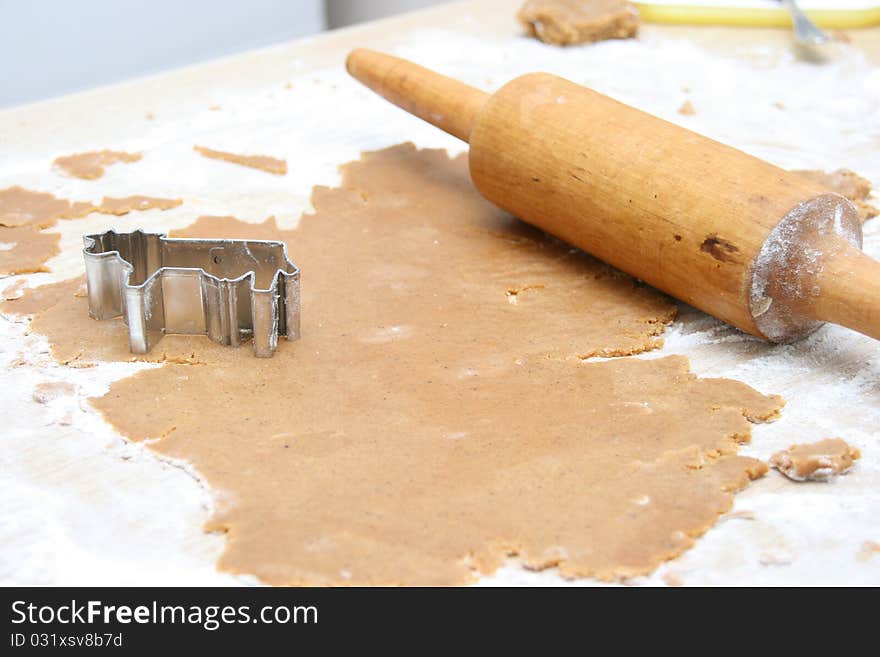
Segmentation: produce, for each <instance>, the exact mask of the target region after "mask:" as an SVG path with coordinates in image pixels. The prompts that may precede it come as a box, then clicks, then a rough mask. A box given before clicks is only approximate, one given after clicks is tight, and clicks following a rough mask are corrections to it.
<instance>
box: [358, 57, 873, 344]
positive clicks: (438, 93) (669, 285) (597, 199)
mask: <svg viewBox="0 0 880 657" xmlns="http://www.w3.org/2000/svg"><path fill="white" fill-rule="evenodd" d="M346 66H347V68H348V71H349V73H350V74H351V75H352V76H354V77H355V78H357V79H358V80H359V81H361V82H362V83H364V84H365V85H366V86H368V87H369V88H371V89H372V90H373V91H375V92H377V93H378V94H380V95H381V96H383V97H385V98H386V99H387V100H389V101H391V102H392V103H394V104H396V105H398V106H400V107H402V108H403V109H405V110H406V111H408V112H410V113H412V114H415V115H416V116H418V117H420V118H422V119H424V120H425V121H428V122H429V123H432V124H433V125H435V126H437V127H438V128H441V129H443V130H445V131H446V132H448V133H450V134H452V135H455V136H456V137H458V138H459V139H463V140H464V141H466V142H469V143H470V154H469V164H470V173H471V178H472V179H473V182H474V184H475V186H476V188H477V189H478V190H479V192H480V193H481V194H482V195H483V196H485V197H486V198H487V199H488V200H489V201H491V202H493V203H495V204H496V205H498V206H500V207H502V208H504V209H505V210H507V211H508V212H511V213H512V214H514V215H516V216H517V217H519V218H520V219H523V220H524V221H527V222H529V223H531V224H533V225H535V226H537V227H539V228H541V229H543V230H545V231H547V232H549V233H551V234H553V235H556V236H557V237H560V238H562V239H564V240H566V241H567V242H569V243H571V244H574V245H576V246H578V247H580V248H581V249H583V250H585V251H587V252H588V253H591V254H593V255H594V256H596V257H598V258H600V259H602V260H604V261H606V262H608V263H610V264H612V265H614V266H615V267H618V268H619V269H622V270H623V271H625V272H627V273H629V274H631V275H633V276H635V277H637V278H640V279H642V280H644V281H646V282H647V283H650V284H651V285H653V286H655V287H657V288H659V289H661V290H664V291H665V292H667V293H669V294H671V295H672V296H674V297H676V298H678V299H681V300H682V301H685V302H687V303H689V304H691V305H693V306H696V307H697V308H700V309H702V310H704V311H706V312H708V313H710V314H712V315H715V316H716V317H719V318H720V319H723V320H725V321H727V322H729V323H731V324H733V325H735V326H737V327H739V328H740V329H742V330H744V331H747V332H748V333H751V334H753V335H756V336H760V337H763V338H767V339H769V340H773V341H775V342H790V341H793V340H796V339H798V338H801V337H803V336H805V335H807V334H809V333H810V332H812V331H813V330H815V329H816V328H818V327H819V326H820V325H821V323H822V322H834V323H836V324H842V325H844V326H848V327H850V328H852V329H855V330H856V331H859V332H861V333H864V334H866V335H869V336H871V337H873V338H880V263H878V262H877V261H875V260H873V259H871V258H870V257H868V256H867V255H865V254H864V253H862V251H861V241H862V231H861V224H860V221H859V217H858V213H857V212H856V209H855V207H854V206H853V205H852V203H851V202H850V201H848V200H847V199H845V198H844V197H842V196H839V195H837V194H834V193H831V192H829V191H828V190H826V189H823V188H822V187H820V186H817V185H816V184H815V183H813V182H812V181H809V180H806V179H804V178H801V177H800V176H799V175H797V174H793V173H790V172H788V171H785V170H784V169H780V168H779V167H776V166H773V165H772V164H769V163H767V162H764V161H763V160H760V159H758V158H755V157H752V156H750V155H747V154H746V153H743V152H741V151H738V150H736V149H734V148H731V147H730V146H725V145H724V144H721V143H719V142H716V141H713V140H711V139H708V138H706V137H703V136H701V135H698V134H696V133H694V132H691V131H689V130H686V129H684V128H681V127H679V126H676V125H674V124H672V123H669V122H667V121H664V120H662V119H659V118H657V117H654V116H652V115H650V114H647V113H645V112H642V111H640V110H637V109H635V108H632V107H629V106H627V105H624V104H622V103H619V102H617V101H615V100H613V99H611V98H608V97H607V96H604V95H602V94H599V93H597V92H595V91H592V90H590V89H587V88H585V87H582V86H580V85H577V84H574V83H573V82H569V81H567V80H564V79H562V78H559V77H556V76H554V75H549V74H545V73H532V74H528V75H524V76H522V77H519V78H516V79H515V80H513V81H512V82H509V83H508V84H506V85H505V86H503V87H502V88H501V89H499V90H498V91H497V92H496V93H494V94H492V95H489V94H487V93H484V92H482V91H479V90H477V89H474V88H473V87H470V86H468V85H466V84H464V83H462V82H459V81H457V80H453V79H451V78H447V77H445V76H442V75H440V74H438V73H434V72H433V71H430V70H428V69H425V68H422V67H421V66H418V65H416V64H413V63H411V62H408V61H406V60H402V59H398V58H396V57H392V56H390V55H385V54H382V53H378V52H374V51H370V50H363V49H359V50H355V51H353V52H352V53H351V54H350V55H349V56H348V60H347V62H346Z"/></svg>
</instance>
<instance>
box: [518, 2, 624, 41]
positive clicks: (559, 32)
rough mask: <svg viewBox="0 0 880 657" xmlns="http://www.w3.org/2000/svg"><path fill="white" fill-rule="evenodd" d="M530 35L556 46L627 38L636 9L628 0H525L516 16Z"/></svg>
mask: <svg viewBox="0 0 880 657" xmlns="http://www.w3.org/2000/svg"><path fill="white" fill-rule="evenodd" d="M516 17H517V19H518V20H519V22H520V23H521V24H522V26H523V27H524V28H525V30H526V33H527V34H528V35H529V36H533V37H535V38H538V39H540V40H541V41H543V42H545V43H550V44H553V45H557V46H569V45H574V44H578V43H588V42H593V41H604V40H605V39H628V38H631V37H634V36H636V34H637V33H638V31H639V12H638V9H636V7H635V5H633V4H632V3H631V2H628V1H627V0H526V2H525V4H523V6H522V7H521V8H520V10H519V12H518V13H517V15H516Z"/></svg>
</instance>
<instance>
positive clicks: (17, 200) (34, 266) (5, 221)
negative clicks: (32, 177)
mask: <svg viewBox="0 0 880 657" xmlns="http://www.w3.org/2000/svg"><path fill="white" fill-rule="evenodd" d="M182 202H183V201H181V200H180V199H167V198H155V197H151V196H140V195H135V196H127V197H124V198H110V197H106V196H105V197H104V200H103V201H102V202H101V204H100V205H93V204H92V203H86V202H71V201H67V200H64V199H60V198H56V197H55V196H54V195H52V194H49V193H46V192H35V191H32V190H29V189H25V188H23V187H19V186H15V187H9V188H8V189H3V190H0V276H8V275H10V274H32V273H35V272H45V271H48V269H47V268H46V262H48V260H49V259H50V258H52V257H53V256H55V255H57V254H58V253H59V247H58V245H59V243H60V241H61V236H60V235H58V234H56V233H47V232H44V231H42V229H43V228H50V227H52V226H54V225H55V224H57V223H58V221H59V220H60V219H80V218H82V217H84V216H86V215H88V214H91V213H92V212H100V213H102V214H114V215H123V214H127V213H129V212H131V211H133V210H150V209H153V208H157V209H159V210H169V209H171V208H176V207H177V206H179V205H180V204H181V203H182Z"/></svg>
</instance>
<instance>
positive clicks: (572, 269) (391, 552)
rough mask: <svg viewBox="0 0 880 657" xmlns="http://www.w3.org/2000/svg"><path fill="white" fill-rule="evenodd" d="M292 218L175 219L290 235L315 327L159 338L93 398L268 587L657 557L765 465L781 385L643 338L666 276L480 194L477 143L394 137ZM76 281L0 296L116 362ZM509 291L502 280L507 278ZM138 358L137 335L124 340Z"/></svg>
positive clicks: (576, 572)
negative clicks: (752, 449) (206, 505)
mask: <svg viewBox="0 0 880 657" xmlns="http://www.w3.org/2000/svg"><path fill="white" fill-rule="evenodd" d="M312 200H313V205H314V207H315V209H316V212H315V214H314V215H305V216H303V218H302V220H301V222H300V225H299V226H298V227H297V228H296V229H295V230H290V231H284V230H279V229H278V228H277V227H276V225H275V223H274V221H272V220H269V221H267V222H265V223H263V224H258V225H254V224H246V223H243V222H238V221H235V220H234V219H232V218H229V217H204V218H202V219H200V220H199V221H198V222H197V223H196V224H195V225H194V226H192V227H191V228H189V229H186V230H184V231H182V232H181V233H179V234H180V235H181V236H189V237H204V236H212V237H237V238H244V237H248V238H260V239H266V238H273V239H283V240H285V241H286V243H287V245H288V249H289V253H290V256H291V259H292V260H293V261H294V262H296V263H297V264H299V265H300V266H301V267H302V270H303V336H302V338H301V339H300V340H299V341H297V342H290V343H286V342H285V343H282V344H281V345H280V346H279V349H278V351H277V352H276V354H275V356H274V357H273V358H270V359H258V358H255V357H254V356H253V354H252V351H251V350H250V349H249V348H247V347H244V348H239V349H233V348H229V347H222V346H218V345H215V344H214V343H212V342H210V341H209V340H207V339H205V338H203V337H186V336H167V337H165V338H164V339H163V340H162V341H161V342H160V343H159V344H158V345H157V347H156V348H155V349H154V350H153V351H152V352H151V353H149V354H147V355H146V356H145V359H148V360H156V361H165V365H164V366H163V367H160V368H155V369H149V370H144V371H141V372H139V373H138V374H136V375H135V376H133V377H131V378H128V379H124V380H121V381H119V382H117V383H115V384H113V386H112V387H111V389H110V391H109V393H108V394H107V395H105V396H104V397H101V398H98V399H94V400H93V404H94V405H95V406H96V408H98V409H99V411H100V412H101V413H102V414H103V415H104V417H105V418H106V419H107V420H108V421H109V422H110V423H112V424H113V425H114V426H115V427H116V428H117V429H118V430H119V431H120V432H121V433H122V434H123V435H125V436H127V437H129V438H130V439H131V440H135V441H143V440H150V443H149V448H150V449H153V450H156V451H157V452H159V453H161V454H164V455H168V456H170V457H174V458H180V459H184V460H186V461H187V462H189V463H191V464H192V465H193V466H194V468H195V469H196V470H197V471H198V472H199V473H200V475H201V476H202V477H204V478H205V479H206V480H207V482H208V484H209V485H210V486H211V488H212V490H213V491H215V502H216V509H215V511H214V514H213V516H212V518H211V520H210V522H209V523H208V529H210V530H214V531H222V532H226V534H227V543H226V550H225V552H224V554H223V556H222V558H221V561H220V567H221V568H222V569H224V570H226V571H230V572H234V573H247V574H251V575H256V576H257V577H259V578H260V579H261V580H262V581H264V582H267V583H271V584H461V583H465V582H468V581H471V580H472V579H473V578H474V577H476V576H477V575H479V574H485V573H491V572H492V571H494V570H495V569H496V568H498V567H499V566H500V565H501V564H502V563H503V562H504V560H505V558H506V557H507V556H510V555H518V557H519V558H520V559H521V560H522V562H523V563H524V564H525V565H526V566H527V567H530V568H545V567H551V566H556V567H558V568H559V570H560V571H561V572H562V573H563V574H564V575H566V576H572V577H574V576H584V575H593V576H597V577H603V578H612V577H626V576H630V575H636V574H639V573H646V572H649V571H650V570H652V569H653V568H655V567H656V566H657V565H658V564H659V563H661V562H662V561H663V560H665V559H669V558H671V557H673V556H675V555H677V554H679V553H680V552H682V551H683V550H685V549H687V548H688V546H690V545H691V544H692V542H693V540H694V538H695V537H696V536H698V535H700V534H701V533H703V532H704V531H705V530H706V529H708V528H709V527H710V526H711V525H712V524H713V523H714V522H715V521H716V519H717V517H718V515H719V514H721V513H723V512H725V511H727V510H728V509H729V508H730V506H731V502H732V494H733V492H734V491H736V490H737V489H739V488H741V487H742V486H744V485H745V484H746V483H747V482H748V481H749V479H751V478H754V477H757V476H760V475H761V474H763V473H764V472H765V471H766V466H765V465H764V464H763V463H761V462H760V461H757V460H755V459H751V458H744V457H740V456H736V454H735V452H736V449H737V446H738V444H739V443H741V442H745V441H748V440H749V437H750V427H751V424H750V421H752V422H758V421H765V420H769V419H772V418H773V417H774V416H775V415H776V414H777V413H778V411H779V408H780V407H781V405H782V402H781V400H780V399H779V398H778V397H773V396H765V395H762V394H760V393H758V392H757V391H755V390H753V389H752V388H749V387H748V386H746V385H744V384H742V383H738V382H735V381H730V380H724V379H699V378H697V377H696V376H694V375H693V374H691V373H690V372H689V367H688V362H687V360H686V359H685V358H684V357H678V356H675V357H667V358H660V359H635V358H617V359H611V360H598V361H587V362H585V361H584V360H583V357H586V356H591V355H599V354H602V355H613V354H631V353H636V352H639V351H644V350H646V349H651V348H653V347H655V346H656V345H657V338H656V336H657V335H658V334H659V333H660V332H661V331H662V328H663V325H664V324H665V323H666V322H668V321H670V319H671V318H672V316H673V314H674V306H673V304H672V303H671V302H670V301H669V300H668V299H667V298H665V297H664V296H662V295H660V294H658V293H657V292H655V291H653V290H651V289H649V288H646V287H644V286H641V285H639V284H638V283H636V282H635V281H633V280H632V279H631V278H629V277H627V276H625V275H622V274H620V273H619V272H617V271H615V270H613V269H611V268H609V267H607V266H605V265H603V264H601V263H599V262H597V261H596V260H594V259H592V258H590V257H589V256H586V255H584V254H583V253H581V252H579V251H577V250H575V249H572V248H570V247H569V246H567V245H565V244H563V243H561V242H559V241H557V240H555V239H553V238H551V237H548V236H547V235H545V234H543V233H541V232H539V231H537V230H535V229H533V228H531V227H530V226H527V225H525V224H523V223H521V222H519V221H517V220H515V219H514V218H512V217H510V216H508V215H507V214H505V213H504V212H502V211H500V210H498V209H497V208H494V207H493V206H491V205H489V204H488V203H486V202H485V201H483V200H482V199H481V198H480V197H479V196H478V194H477V193H476V192H475V190H474V189H473V187H472V186H471V184H470V182H469V179H468V175H467V168H466V162H465V161H464V159H463V158H461V157H459V158H456V159H453V160H450V159H448V158H447V156H446V155H445V154H444V153H442V152H440V151H417V150H416V149H415V148H413V147H412V146H409V145H404V146H399V147H394V148H390V149H386V150H384V151H379V152H376V153H370V154H365V155H364V156H363V158H362V159H361V160H360V161H358V162H354V163H350V164H348V165H345V167H343V182H342V185H341V187H340V188H338V189H327V188H321V187H319V188H316V189H315V190H314V193H313V198H312ZM80 285H81V284H80V282H79V281H68V282H65V283H61V284H57V285H54V286H47V287H46V288H40V289H38V290H37V291H36V292H30V293H28V294H26V295H24V296H23V297H22V298H21V299H17V300H14V301H6V302H4V304H3V309H4V310H5V311H13V312H33V313H35V319H34V320H33V323H32V328H33V330H34V331H37V332H39V333H43V334H45V335H47V336H48V338H49V340H50V342H51V344H52V350H53V354H54V355H55V357H56V358H58V359H59V360H61V361H63V362H71V361H88V360H129V359H132V358H134V356H133V355H132V354H130V353H129V352H128V349H127V339H126V329H125V327H124V325H123V324H122V323H121V322H120V321H113V320H110V321H103V322H98V321H94V320H90V319H89V318H88V317H87V305H86V300H85V299H84V298H83V297H82V296H77V294H81V293H78V292H77V290H78V289H79V288H80ZM511 296H513V297H514V299H513V301H512V300H511ZM138 358H141V357H138Z"/></svg>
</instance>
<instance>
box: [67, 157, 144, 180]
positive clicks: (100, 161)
mask: <svg viewBox="0 0 880 657" xmlns="http://www.w3.org/2000/svg"><path fill="white" fill-rule="evenodd" d="M141 157H143V156H142V154H141V153H126V152H125V151H111V150H103V151H89V152H88V153H75V154H73V155H65V156H63V157H58V158H55V161H54V162H53V164H54V165H55V166H56V167H57V168H58V169H60V170H61V171H63V172H64V173H66V174H67V175H68V176H73V177H74V178H82V179H84V180H95V179H97V178H100V177H101V176H103V175H104V173H105V172H106V170H107V167H108V166H110V165H111V164H116V163H117V162H128V163H130V162H137V161H138V160H140V159H141Z"/></svg>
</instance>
